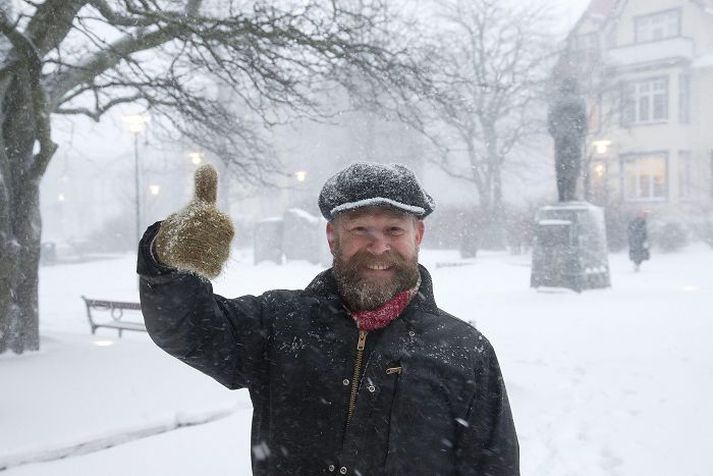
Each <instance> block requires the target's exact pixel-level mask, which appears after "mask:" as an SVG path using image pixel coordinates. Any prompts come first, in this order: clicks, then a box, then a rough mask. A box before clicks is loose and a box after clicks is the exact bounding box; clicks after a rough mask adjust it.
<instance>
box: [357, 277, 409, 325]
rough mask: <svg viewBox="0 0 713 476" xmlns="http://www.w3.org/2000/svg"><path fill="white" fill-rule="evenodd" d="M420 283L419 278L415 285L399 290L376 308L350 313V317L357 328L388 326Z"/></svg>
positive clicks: (398, 314) (406, 304) (401, 310)
mask: <svg viewBox="0 0 713 476" xmlns="http://www.w3.org/2000/svg"><path fill="white" fill-rule="evenodd" d="M420 284H421V283H420V280H419V282H418V283H417V284H416V286H415V287H413V288H411V289H407V290H406V291H401V292H400V293H398V294H397V295H396V296H394V297H392V298H391V299H390V300H388V301H386V303H384V304H382V305H381V306H380V307H377V308H376V309H373V310H371V311H358V312H354V313H352V317H353V318H354V321H356V324H357V327H358V328H359V330H362V331H373V330H376V329H382V328H384V327H386V326H388V325H389V324H390V323H391V321H393V320H394V319H396V318H397V317H399V316H400V315H401V313H402V312H403V310H404V309H405V308H406V306H408V303H409V302H411V299H412V298H413V297H414V296H415V295H416V293H417V292H418V288H419V285H420Z"/></svg>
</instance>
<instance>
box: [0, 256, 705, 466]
mask: <svg viewBox="0 0 713 476" xmlns="http://www.w3.org/2000/svg"><path fill="white" fill-rule="evenodd" d="M457 261H459V260H458V259H457V257H456V254H455V253H452V252H444V251H438V252H436V251H428V250H426V251H424V253H423V257H422V262H423V263H424V264H426V266H427V267H429V269H430V270H431V272H432V274H433V275H434V284H435V293H436V300H437V302H438V303H439V305H440V306H441V307H443V308H444V309H446V310H447V311H449V312H452V313H454V314H456V315H458V316H459V317H462V318H464V319H467V320H471V321H474V322H475V323H476V325H477V326H478V327H479V328H480V329H481V330H482V331H483V332H484V333H485V335H486V336H487V337H488V338H489V339H490V340H491V341H492V342H493V344H494V346H495V348H496V350H497V353H498V356H499V358H500V361H501V365H502V367H503V372H504V375H505V378H506V380H507V384H508V390H509V393H510V399H511V403H512V407H513V411H514V413H515V420H516V425H517V427H518V432H519V435H520V443H521V451H522V470H523V471H522V472H523V475H527V476H539V475H553V476H569V475H572V476H574V475H577V476H604V475H614V476H616V475H622V476H624V475H626V476H629V475H632V476H639V475H646V476H658V475H660V476H669V475H676V476H710V475H711V474H713V462H712V461H711V460H710V459H709V458H707V451H706V450H708V448H709V447H710V446H711V445H713V425H711V422H713V406H711V405H710V403H709V402H711V401H713V349H712V346H711V345H710V343H709V340H710V338H711V336H713V251H712V250H710V249H709V248H706V247H703V246H692V247H690V248H688V249H687V250H684V251H683V252H680V253H675V254H668V255H654V257H653V260H652V261H651V262H648V263H645V265H644V268H643V271H642V272H641V273H638V274H635V273H633V271H632V270H631V268H630V264H629V263H628V261H627V260H626V257H625V255H623V254H616V255H612V256H611V257H610V264H611V267H612V273H613V278H612V280H613V288H612V289H609V290H600V291H590V292H586V293H583V294H581V295H577V294H575V293H572V292H568V291H540V292H536V291H533V290H531V289H529V288H528V282H529V268H528V258H527V257H512V256H508V255H504V254H495V253H493V254H487V253H484V254H481V255H480V256H479V257H478V258H477V259H476V260H475V261H474V262H473V264H470V265H468V266H449V267H436V263H442V262H457ZM133 267H134V264H133V258H132V257H120V258H117V259H114V260H104V261H96V262H92V263H86V264H81V265H71V266H70V265H67V266H56V267H47V268H42V274H41V278H42V281H41V283H42V284H41V291H40V292H41V306H42V307H41V309H42V310H41V313H42V327H43V335H44V341H43V350H42V351H41V352H39V353H36V354H32V355H29V354H28V355H23V356H19V357H15V356H2V357H0V382H2V389H3V390H2V391H0V468H2V467H3V466H12V467H10V468H9V469H7V470H6V471H5V472H4V474H7V475H8V476H19V475H25V476H30V475H32V476H37V475H42V476H45V475H50V476H54V475H59V476H63V475H73V476H75V475H96V474H102V475H127V474H131V475H152V476H153V475H159V474H171V475H172V476H182V475H186V476H188V475H194V474H198V473H200V474H209V475H214V474H215V475H223V474H235V475H246V474H249V471H250V470H249V468H250V463H249V452H250V448H249V429H250V407H249V399H248V397H247V394H246V393H245V392H244V391H238V392H230V391H227V390H225V389H223V388H222V387H220V386H219V385H218V384H216V383H215V382H213V381H212V380H210V379H209V378H207V377H203V376H202V375H200V374H198V373H196V372H194V371H192V370H191V369H189V368H187V367H185V366H183V365H182V364H180V363H178V362H176V361H174V360H173V359H171V358H170V357H168V356H166V355H164V354H163V353H162V352H161V351H160V350H158V349H157V348H156V347H155V346H154V345H153V344H152V343H151V342H150V340H149V339H148V338H147V336H145V335H143V334H138V335H137V334H133V335H128V336H127V335H125V337H124V338H123V339H121V340H119V339H116V335H115V333H111V332H109V331H107V330H103V331H102V330H100V331H98V332H99V335H97V336H94V337H93V336H91V335H90V334H89V326H88V324H87V322H86V318H85V311H84V305H83V303H82V301H81V300H80V299H79V296H80V295H82V294H85V295H87V296H90V297H98V298H111V299H135V286H136V282H135V277H134V275H133ZM318 271H319V268H318V267H316V266H312V265H308V264H305V263H290V264H289V265H287V266H283V267H279V266H274V265H260V266H252V265H251V264H250V259H249V256H244V257H240V256H237V258H236V259H234V260H233V261H232V263H231V266H230V268H229V269H228V272H227V273H226V275H224V276H223V277H222V278H221V279H220V280H219V281H218V282H217V283H216V285H215V287H216V290H217V291H218V292H220V293H222V294H225V295H229V296H230V295H238V294H244V293H248V292H249V293H258V292H261V291H262V290H265V289H269V288H274V287H286V288H296V287H303V286H304V285H305V284H306V283H307V282H308V281H309V280H310V279H311V277H312V276H313V275H314V274H316V273H317V272H318ZM100 340H101V341H110V342H111V343H112V344H113V345H109V346H97V345H95V343H96V342H97V341H100ZM225 415H228V416H226V417H224V418H221V417H223V416H225ZM211 417H216V418H218V419H217V420H215V421H212V422H211V423H206V424H203V425H198V426H191V427H185V428H181V429H177V430H175V431H168V432H162V431H164V430H168V429H170V428H173V427H174V426H176V425H177V424H182V423H192V422H193V423H195V422H198V421H200V420H202V419H206V418H211ZM149 434H150V435H151V436H147V435H149ZM129 439H132V441H130V442H125V441H127V440H129ZM88 442H89V443H90V445H91V442H94V443H95V444H96V442H103V446H111V445H113V444H118V446H113V447H111V448H109V449H102V450H100V451H95V452H87V451H89V450H92V449H95V448H93V447H91V446H89V447H87V446H83V445H84V444H85V443H88ZM119 443H123V444H119ZM77 448H80V449H79V451H76V450H77ZM62 451H64V452H65V453H66V452H69V453H74V454H76V453H83V454H81V455H79V456H71V457H67V458H64V459H61V460H55V461H50V462H45V463H36V464H23V465H17V464H18V463H20V462H22V461H23V460H27V459H31V458H35V459H37V458H40V459H41V457H45V458H48V457H52V456H53V455H54V456H57V455H58V454H61V453H62ZM53 452H54V453H53Z"/></svg>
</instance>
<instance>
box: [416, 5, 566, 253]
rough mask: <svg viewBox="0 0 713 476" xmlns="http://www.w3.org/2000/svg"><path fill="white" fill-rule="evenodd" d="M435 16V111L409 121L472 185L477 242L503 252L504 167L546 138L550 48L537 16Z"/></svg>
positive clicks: (442, 162)
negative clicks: (437, 30) (477, 213)
mask: <svg viewBox="0 0 713 476" xmlns="http://www.w3.org/2000/svg"><path fill="white" fill-rule="evenodd" d="M510 5H512V4H510ZM518 5H519V3H518ZM438 9H439V11H440V22H439V23H438V25H439V28H442V32H441V34H440V36H439V38H438V39H437V40H436V41H434V42H433V43H434V44H436V45H438V46H439V48H440V50H439V51H437V52H433V53H432V57H433V60H432V64H433V66H434V74H435V76H434V80H433V87H434V89H433V91H432V95H431V99H432V100H431V101H429V106H430V107H431V108H432V109H431V110H430V111H428V110H425V111H423V112H421V113H420V114H419V115H417V116H414V115H413V114H412V115H411V116H410V117H408V118H406V120H407V121H409V122H410V123H411V124H414V123H415V125H416V127H417V128H419V129H420V130H422V131H423V132H424V133H425V134H426V135H427V136H428V137H429V138H430V139H431V140H432V141H433V143H434V144H435V145H436V147H437V150H438V151H440V153H439V154H437V155H436V156H435V158H434V161H435V162H436V163H437V164H438V165H439V166H440V167H441V168H442V169H443V170H444V171H445V172H446V173H447V174H448V175H450V176H452V177H456V178H459V179H463V180H466V181H468V182H470V183H471V184H472V185H473V188H474V192H475V193H476V195H477V198H478V202H479V207H480V216H481V219H482V220H483V221H482V222H481V223H480V224H479V225H480V230H479V234H480V235H481V237H480V239H481V240H484V241H486V242H488V244H489V245H491V246H496V247H498V246H503V245H504V231H503V230H504V210H503V206H504V205H503V172H504V168H505V166H506V164H507V163H508V161H513V165H518V166H519V165H522V164H516V163H515V162H514V157H515V155H516V153H517V152H518V148H522V147H523V146H524V145H525V144H527V141H528V139H530V138H532V137H533V135H539V134H541V133H542V132H543V130H544V128H543V112H542V111H543V109H542V108H543V102H542V99H543V96H544V94H543V93H544V87H543V86H544V83H545V80H546V78H547V74H548V64H551V59H552V58H553V53H554V51H553V50H554V47H553V45H554V43H553V41H552V38H551V36H550V34H549V29H548V23H547V19H546V16H545V14H544V13H543V9H542V8H538V7H531V6H508V4H507V3H505V2H502V1H499V0H442V1H439V2H438ZM414 117H416V118H417V119H418V120H416V121H415V120H414Z"/></svg>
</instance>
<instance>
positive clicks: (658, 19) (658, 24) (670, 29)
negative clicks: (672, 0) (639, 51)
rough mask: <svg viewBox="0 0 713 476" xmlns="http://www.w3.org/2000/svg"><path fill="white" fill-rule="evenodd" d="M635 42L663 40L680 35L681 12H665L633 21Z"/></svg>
mask: <svg viewBox="0 0 713 476" xmlns="http://www.w3.org/2000/svg"><path fill="white" fill-rule="evenodd" d="M634 22H635V28H636V32H635V34H636V42H637V43H644V42H647V41H658V40H665V39H666V38H673V37H675V36H680V35H681V11H680V10H667V11H665V12H658V13H653V14H651V15H646V16H641V17H638V18H636V19H635V20H634Z"/></svg>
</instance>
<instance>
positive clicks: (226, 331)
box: [137, 222, 268, 389]
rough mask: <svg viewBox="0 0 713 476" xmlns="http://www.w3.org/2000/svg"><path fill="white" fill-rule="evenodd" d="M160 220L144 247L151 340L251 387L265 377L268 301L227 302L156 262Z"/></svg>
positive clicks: (142, 289) (233, 384)
mask: <svg viewBox="0 0 713 476" xmlns="http://www.w3.org/2000/svg"><path fill="white" fill-rule="evenodd" d="M159 227H160V222H158V223H155V224H153V225H152V226H150V227H149V228H148V230H147V231H146V233H145V234H144V237H143V238H142V240H141V242H140V243H139V253H138V263H137V272H138V273H139V281H140V282H139V293H140V297H141V311H142V313H143V315H144V321H145V323H146V329H147V330H148V333H149V335H150V336H151V339H152V340H153V341H154V342H155V343H156V344H157V345H158V346H159V347H161V348H162V349H163V350H165V351H166V352H168V353H169V354H171V355H173V356H174V357H176V358H178V359H180V360H181V361H183V362H185V363H186V364H188V365H190V366H191V367H194V368H196V369H198V370H200V371H201V372H203V373H205V374H207V375H210V376H211V377H213V378H214V379H215V380H217V381H218V382H220V383H221V384H223V385H225V386H226V387H228V388H231V389H235V388H243V387H248V388H252V387H253V386H255V385H259V384H260V381H261V380H262V379H263V378H264V375H265V373H266V372H265V359H264V358H263V357H264V353H265V342H266V336H267V334H268V332H267V331H266V328H267V327H268V325H267V324H266V322H265V320H264V318H263V316H264V314H265V313H264V312H263V300H262V299H261V298H259V297H254V296H243V297H239V298H237V299H226V298H223V297H221V296H218V295H215V294H213V287H212V285H211V283H210V282H209V281H207V280H205V279H203V278H200V277H198V276H197V275H194V274H191V273H185V272H179V271H176V270H175V269H172V268H168V267H166V266H163V265H161V264H160V263H159V262H157V261H156V260H155V258H154V256H153V254H152V251H151V244H152V242H153V239H154V238H155V236H156V233H158V229H159Z"/></svg>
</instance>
